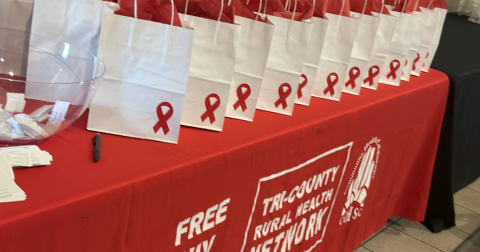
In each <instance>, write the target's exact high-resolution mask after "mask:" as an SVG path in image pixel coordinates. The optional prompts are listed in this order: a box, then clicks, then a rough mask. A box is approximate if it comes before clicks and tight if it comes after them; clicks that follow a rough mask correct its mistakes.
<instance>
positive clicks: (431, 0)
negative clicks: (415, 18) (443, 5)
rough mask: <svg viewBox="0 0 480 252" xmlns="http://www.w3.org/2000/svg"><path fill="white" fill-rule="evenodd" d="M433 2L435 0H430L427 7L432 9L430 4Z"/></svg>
mask: <svg viewBox="0 0 480 252" xmlns="http://www.w3.org/2000/svg"><path fill="white" fill-rule="evenodd" d="M432 2H433V0H430V2H428V5H427V9H430V5H432Z"/></svg>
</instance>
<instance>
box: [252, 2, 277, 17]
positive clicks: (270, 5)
mask: <svg viewBox="0 0 480 252" xmlns="http://www.w3.org/2000/svg"><path fill="white" fill-rule="evenodd" d="M265 1H266V6H265ZM247 5H248V7H249V8H250V9H252V10H255V11H257V10H258V9H260V13H262V14H263V13H265V14H268V15H273V13H275V12H284V11H285V6H284V5H283V3H282V1H281V0H268V1H267V0H262V6H261V7H260V0H250V1H248V2H247Z"/></svg>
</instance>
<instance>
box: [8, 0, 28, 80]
mask: <svg viewBox="0 0 480 252" xmlns="http://www.w3.org/2000/svg"><path fill="white" fill-rule="evenodd" d="M32 10H33V0H23V1H20V0H0V74H9V75H12V76H21V77H25V76H26V67H27V58H28V53H27V52H28V45H29V42H28V41H29V37H30V28H31V18H32ZM4 62H7V63H8V64H5V63H4ZM2 63H3V64H2Z"/></svg>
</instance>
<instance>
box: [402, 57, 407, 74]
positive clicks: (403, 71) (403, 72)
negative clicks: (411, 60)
mask: <svg viewBox="0 0 480 252" xmlns="http://www.w3.org/2000/svg"><path fill="white" fill-rule="evenodd" d="M407 65H408V59H406V60H405V67H406V66H407ZM403 75H405V68H404V69H403V70H402V76H403Z"/></svg>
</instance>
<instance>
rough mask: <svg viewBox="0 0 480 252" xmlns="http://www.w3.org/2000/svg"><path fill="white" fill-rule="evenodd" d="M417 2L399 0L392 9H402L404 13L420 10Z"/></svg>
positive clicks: (417, 0)
mask: <svg viewBox="0 0 480 252" xmlns="http://www.w3.org/2000/svg"><path fill="white" fill-rule="evenodd" d="M405 2H406V3H405ZM418 2H419V0H400V1H399V2H398V4H397V6H395V8H394V9H393V10H394V11H398V12H402V11H403V12H404V13H407V14H409V13H412V12H414V11H420V6H419V5H418V4H417V3H418ZM405 4H406V5H405ZM404 5H405V6H404ZM404 7H405V10H404V9H403V8H404Z"/></svg>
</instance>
